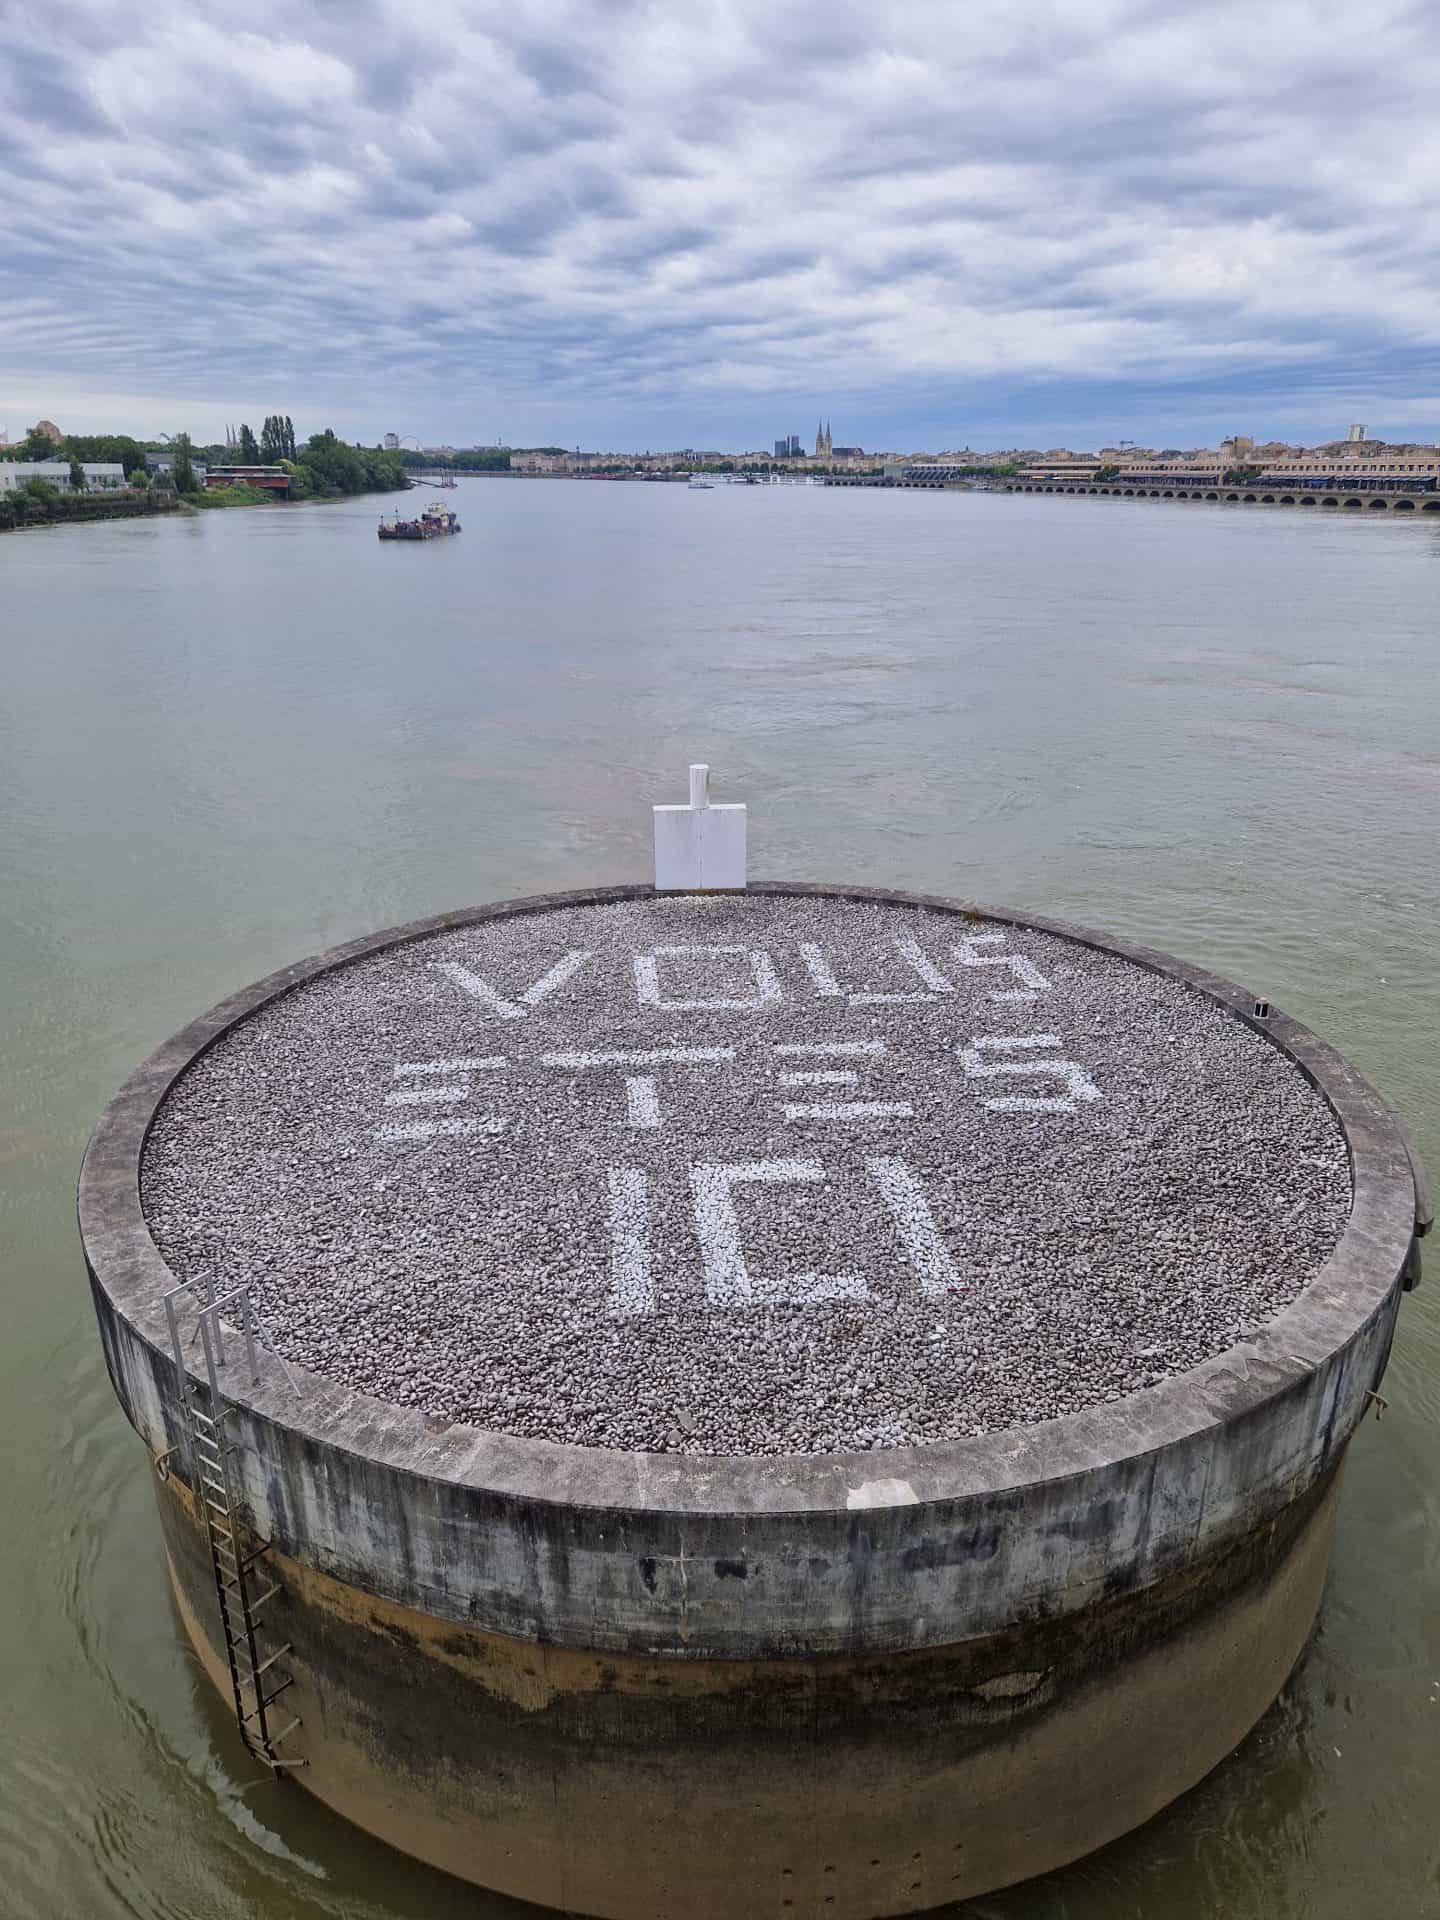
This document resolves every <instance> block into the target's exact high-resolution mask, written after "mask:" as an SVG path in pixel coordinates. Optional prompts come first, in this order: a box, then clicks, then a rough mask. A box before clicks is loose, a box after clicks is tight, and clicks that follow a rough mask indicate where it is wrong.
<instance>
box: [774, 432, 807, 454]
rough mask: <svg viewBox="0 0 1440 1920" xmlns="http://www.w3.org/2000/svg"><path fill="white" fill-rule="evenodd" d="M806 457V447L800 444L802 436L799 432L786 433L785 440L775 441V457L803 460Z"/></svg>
mask: <svg viewBox="0 0 1440 1920" xmlns="http://www.w3.org/2000/svg"><path fill="white" fill-rule="evenodd" d="M804 457H805V449H804V447H803V446H801V444H800V436H799V434H798V433H789V434H786V436H785V438H784V439H783V440H777V441H776V442H775V458H776V459H777V460H803V459H804Z"/></svg>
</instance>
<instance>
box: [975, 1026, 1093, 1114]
mask: <svg viewBox="0 0 1440 1920" xmlns="http://www.w3.org/2000/svg"><path fill="white" fill-rule="evenodd" d="M1061 1044H1062V1043H1061V1040H1060V1036H1059V1034H1058V1033H987V1034H982V1035H980V1036H979V1037H977V1038H976V1039H974V1040H972V1041H971V1043H970V1045H969V1046H968V1047H957V1048H956V1052H957V1053H958V1054H959V1055H960V1061H961V1064H962V1065H963V1067H964V1068H965V1071H966V1073H968V1074H969V1075H970V1077H971V1079H972V1080H991V1079H994V1078H996V1077H997V1076H998V1075H1001V1074H1025V1075H1029V1076H1030V1077H1031V1078H1035V1077H1043V1076H1046V1075H1049V1076H1051V1077H1055V1076H1058V1077H1059V1078H1060V1079H1062V1080H1063V1081H1064V1082H1065V1087H1066V1091H1065V1092H1064V1093H1063V1094H1054V1095H1038V1094H1006V1095H1001V1096H998V1097H996V1098H994V1099H991V1100H987V1101H986V1102H985V1106H986V1109H987V1111H989V1112H991V1113H1073V1112H1074V1111H1075V1103H1076V1101H1078V1100H1100V1099H1103V1097H1104V1096H1103V1095H1102V1094H1101V1092H1100V1089H1099V1088H1098V1087H1097V1086H1096V1084H1095V1082H1094V1081H1093V1080H1092V1079H1091V1078H1090V1076H1089V1074H1088V1073H1086V1071H1085V1069H1084V1068H1083V1067H1082V1066H1081V1065H1080V1063H1079V1062H1078V1061H1077V1060H1066V1059H1053V1060H1039V1059H1034V1058H1031V1059H1026V1060H987V1059H986V1058H985V1057H984V1056H985V1051H986V1050H987V1049H988V1050H990V1051H992V1052H998V1051H1002V1050H1004V1049H1010V1048H1017V1047H1018V1048H1020V1049H1022V1050H1024V1051H1031V1050H1033V1049H1039V1048H1049V1047H1058V1046H1060V1045H1061Z"/></svg>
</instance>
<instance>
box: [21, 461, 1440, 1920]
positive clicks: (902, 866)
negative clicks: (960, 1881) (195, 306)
mask: <svg viewBox="0 0 1440 1920" xmlns="http://www.w3.org/2000/svg"><path fill="white" fill-rule="evenodd" d="M450 499H451V500H452V501H453V502H457V503H458V505H459V508H460V511H461V514H462V518H463V519H464V521H465V525H466V530H465V533H464V534H463V536H462V537H461V538H460V539H458V540H455V541H451V542H446V543H443V544H434V545H430V546H426V547H408V546H387V547H382V546H381V545H380V544H379V542H377V541H376V539H375V538H374V533H373V522H374V518H375V515H376V512H377V510H378V507H379V505H380V504H382V503H379V502H374V501H359V502H351V503H346V504H345V505H342V506H337V507H314V508H306V509H297V510H295V511H293V512H282V511H278V510H264V511H258V510H257V511H254V512H248V513H229V514H212V515H208V516H205V517H202V518H196V519H189V520H184V521H175V522H171V523H165V524H156V523H147V522H135V523H130V524H123V523H122V524H118V525H114V526H87V527H75V528H66V529H61V530H56V531H51V532H44V533H26V534H15V535H6V536H3V537H0V1289H3V1291H0V1304H3V1330H0V1445H3V1461H4V1467H3V1474H0V1620H3V1626H4V1636H3V1640H0V1915H3V1916H5V1920H11V1917H12V1916H13V1920H32V1916H42V1915H47V1916H48V1915H52V1914H53V1915H63V1916H67V1917H71V1916H73V1920H102V1917H103V1920H112V1917H115V1920H118V1916H122V1915H134V1916H143V1920H160V1917H161V1916H166V1917H168V1920H232V1917H236V1920H238V1916H241V1915H245V1916H251V1915H260V1916H265V1920H272V1917H273V1920H279V1917H280V1916H284V1920H292V1917H293V1920H322V1917H323V1920H338V1916H345V1920H398V1917H399V1916H407V1917H409V1916H425V1917H426V1920H455V1917H457V1916H460V1915H467V1916H481V1917H482V1920H498V1917H499V1916H502V1915H509V1914H513V1913H517V1912H518V1911H519V1910H518V1909H514V1908H511V1907H509V1906H507V1905H506V1903H504V1902H501V1901H496V1900H493V1899H490V1898H488V1897H487V1896H484V1895H481V1894H478V1893H476V1892H474V1891H472V1890H468V1889H465V1888H462V1887H459V1886H457V1885H455V1884H454V1883H451V1882H449V1881H446V1880H444V1879H442V1878H441V1877H440V1876H438V1875H435V1874H431V1873H429V1872H427V1871H425V1870H423V1869H421V1868H417V1867H415V1866H413V1865H411V1864H410V1863H409V1862H407V1861H405V1860H403V1859H401V1858H399V1857H398V1856H395V1855H393V1854H391V1853H389V1852H387V1851H386V1850H384V1849H383V1848H381V1847H380V1846H378V1845H377V1844H375V1843H373V1842H371V1841H368V1840H367V1839H365V1838H364V1837H363V1836H362V1835H359V1834H357V1833H355V1832H354V1831H352V1830H350V1829H349V1828H347V1827H345V1826H344V1825H342V1824H341V1823H340V1822H339V1821H338V1820H336V1819H334V1818H333V1817H332V1816H330V1815H329V1814H327V1813H326V1812H324V1811H323V1810H322V1809H319V1808H317V1807H314V1806H312V1805H311V1804H309V1803H308V1802H307V1800H306V1799H305V1797H304V1796H303V1794H301V1793H298V1792H296V1791H294V1790H290V1791H287V1790H286V1789H284V1788H283V1787H277V1786H275V1785H274V1784H272V1783H271V1781H270V1780H269V1779H268V1777H265V1776H262V1775H261V1773H260V1772H259V1770H258V1769H257V1768H256V1767H254V1766H253V1765H252V1764H251V1763H250V1762H249V1761H248V1760H247V1758H246V1756H245V1755H244V1753H243V1752H242V1750H241V1748H240V1745H239V1742H238V1739H237V1737H236V1733H235V1729H234V1727H233V1725H232V1724H229V1723H228V1722H227V1719H226V1715H225V1713H224V1711H223V1710H222V1708H221V1705H220V1703H219V1701H218V1700H217V1699H216V1698H214V1697H213V1695H212V1694H211V1692H210V1691H209V1688H208V1686H207V1685H205V1684H202V1682H201V1680H200V1678H199V1676H198V1673H197V1670H196V1668H195V1665H194V1663H193V1661H192V1659H191V1658H190V1656H189V1655H188V1654H187V1652H186V1651H185V1648H184V1646H183V1645H182V1642H181V1639H180V1637H179V1634H178V1631H177V1627H176V1622H175V1618H174V1615H173V1613H172V1609H171V1605H170V1601H169V1598H168V1593H167V1588H166V1583H165V1578H164V1573H163V1568H162V1562H161V1557H160V1548H159V1533H158V1525H157V1521H156V1517H155V1514H154V1510H153V1503H152V1499H151V1492H150V1485H149V1473H150V1470H149V1467H148V1465H147V1462H146V1458H145V1454H144V1451H143V1449H142V1448H141V1446H140V1445H139V1443H138V1442H137V1441H136V1440H135V1439H134V1437H133V1436H132V1435H131V1433H130V1431H129V1429H128V1427H127V1426H126V1425H125V1423H124V1421H123V1420H122V1418H121V1416H120V1414H119V1412H118V1411H117V1408H116V1405H115V1402H114V1400H113V1397H112V1394H111V1391H110V1386H109V1382H108V1380H107V1378H106V1375H105V1371H104V1367H103V1365H102V1362H101V1358H100V1351H99V1347H98V1344H97V1341H96V1338H95V1334H94V1326H93V1320H92V1315H91V1310H90V1303H89V1299H88V1295H87V1290H86V1285H85V1278H84V1271H83V1267H82V1263H81V1259H80V1253H79V1248H78V1245H77V1241H76V1235H75V1228H74V1221H73V1190H74V1177H75V1172H76V1168H77V1165H78V1162H79V1158H80V1154H81V1150H82V1148H83V1146H84V1142H85V1138H86V1134H87V1131H88V1129H89V1127H90V1124H91V1122H92V1121H93V1119H94V1118H95V1116H96V1115H97V1113H98V1112H99V1110H100V1108H101V1106H102V1105H103V1103H104V1101H105V1100H106V1098H107V1097H108V1095H109V1094H110V1093H111V1091H112V1090H113V1089H114V1087H115V1086H116V1084H117V1083H118V1082H119V1081H120V1080H121V1079H122V1078H123V1076H124V1075H125V1074H126V1072H127V1071H128V1070H129V1069H130V1067H131V1066H132V1065H133V1064H134V1063H135V1062H136V1061H137V1060H138V1059H139V1058H140V1057H141V1056H142V1055H143V1054H145V1053H146V1052H147V1051H148V1050H149V1049H150V1048H151V1047H152V1046H153V1045H154V1044H155V1043H156V1042H157V1041H159V1040H160V1039H161V1038H163V1037H164V1036H165V1035H167V1034H168V1033H170V1032H171V1031H172V1030H174V1029H175V1028H177V1027H178V1026H180V1025H181V1024H182V1023H183V1022H184V1021H186V1020H187V1019H188V1018H189V1017H190V1016H191V1015H192V1014H194V1013H196V1012H198V1011H200V1010H201V1009H202V1008H204V1007H206V1006H208V1005H209V1004H211V1003H212V1002H213V1001H215V1000H216V999H218V998H220V997H221V996H222V995H223V994H225V993H226V992H227V991H229V990H230V989H232V988H234V987H236V986H238V985H240V984H242V983H243V982H245V981H248V980H251V979H253V978H255V977H256V976H258V975H260V974H262V973H265V972H267V971H268V970H269V969H271V968H272V967H275V966H278V965H280V964H281V963H282V962H285V961H288V960H291V959H293V958H296V957H297V956H299V955H301V954H305V953H309V952H311V951H313V950H314V949H316V948H319V947H323V946H326V945H328V944H330V943H331V942H334V941H337V940H341V939H343V938H346V937H348V936H349V935H352V934H356V933H359V932H362V931H365V930H367V929H370V928H374V927H378V926H382V925H386V924H389V923H391V922H394V921H399V920H407V919H410V918H412V917H414V916H417V915H420V914H424V913H428V912H431V911H436V910H439V909H441V908H444V907H450V906H454V905H457V904H460V903H462V902H468V901H478V900H484V899H487V898H494V897H499V896H502V895H507V894H514V893H521V892H534V891H539V890H542V889H547V888H551V887H561V886H578V885H582V884H586V883H591V882H595V881H601V880H621V879H642V878H644V877H646V875H647V868H648V857H649V856H648V831H649V812H648V810H649V806H650V803H651V802H652V801H653V800H656V799H662V798H672V799H678V798H682V797H683V785H684V777H683V776H684V768H685V765H686V763H687V761H688V760H690V759H692V758H706V759H709V760H710V761H711V763H712V765H713V766H714V768H715V770H716V775H715V778H716V797H717V798H720V799H725V798H744V799H746V800H747V801H748V802H749V804H750V809H751V814H750V820H751V849H752V868H753V870H754V871H756V872H757V873H760V874H769V875H783V876H794V877H805V878H817V879H821V878H829V879H848V880H863V881H870V882H873V883H876V884H886V885H900V886H911V887H919V888H928V889H933V890H935V891H941V892H950V893H962V894H968V895H972V896H975V897H978V898H980V899H982V900H989V901H992V902H996V903H1000V902H1005V903H1012V904H1017V905H1022V906H1027V907H1030V908H1032V909H1034V910H1037V911H1040V912H1044V913H1053V914H1059V915H1064V916H1068V917H1070V918H1073V919H1076V920H1080V921H1086V922H1089V923H1091V924H1092V925H1095V926H1099V927H1104V928H1109V929H1111V930H1113V931H1114V932H1116V933H1118V934H1121V935H1125V936H1129V937H1133V938H1137V939H1141V940H1144V941H1147V942H1150V943H1153V944H1155V945H1158V946H1163V947H1168V948H1170V949H1172V950H1173V951H1175V952H1177V953H1180V954H1183V955H1185V956H1187V957H1188V958H1190V959H1192V960H1196V961H1200V962H1203V963H1205V964H1206V965H1209V966H1212V967H1215V968H1217V969H1218V970H1219V971H1221V972H1222V973H1226V974H1229V975H1232V976H1234V977H1236V978H1239V979H1240V980H1242V981H1244V982H1247V983H1249V984H1250V985H1252V986H1253V987H1254V988H1255V989H1256V990H1257V991H1258V992H1263V993H1265V994H1267V995H1268V996H1269V997H1270V998H1271V999H1273V1000H1274V1001H1276V1002H1277V1003H1279V1004H1280V1005H1283V1006H1284V1007H1285V1008H1287V1010H1289V1011H1291V1012H1294V1013H1296V1014H1297V1015H1299V1016H1300V1017H1301V1018H1302V1019H1304V1020H1306V1021H1308V1022H1310V1023H1311V1024H1312V1025H1314V1026H1316V1027H1318V1028H1319V1029H1320V1031H1321V1032H1322V1033H1324V1034H1325V1035H1326V1036H1327V1038H1329V1039H1330V1040H1332V1041H1334V1042H1335V1043H1336V1044H1337V1045H1338V1046H1339V1047H1340V1048H1341V1049H1342V1050H1343V1051H1344V1052H1345V1053H1347V1054H1348V1055H1349V1056H1350V1057H1351V1058H1352V1059H1353V1060H1354V1061H1355V1062H1356V1064H1357V1065H1359V1066H1360V1067H1361V1068H1362V1070H1364V1071H1365V1072H1366V1073H1368V1074H1369V1075H1370V1076H1371V1077H1372V1078H1373V1079H1374V1080H1376V1081H1377V1082H1378V1083H1379V1084H1380V1086H1381V1087H1383V1088H1384V1089H1385V1090H1386V1091H1387V1092H1388V1093H1389V1094H1390V1095H1391V1096H1392V1097H1393V1098H1394V1099H1395V1100H1396V1101H1397V1103H1398V1104H1399V1105H1400V1106H1401V1108H1402V1109H1403V1111H1404V1112H1405V1113H1406V1115H1407V1117H1408V1118H1409V1120H1410V1122H1411V1124H1412V1126H1413V1128H1414V1131H1415V1133H1416V1136H1417V1138H1418V1140H1419V1142H1420V1144H1421V1146H1422V1149H1423V1150H1424V1151H1425V1152H1426V1154H1427V1157H1428V1159H1429V1162H1430V1164H1431V1166H1432V1167H1434V1168H1436V1169H1437V1171H1440V989H1437V968H1436V938H1437V930H1440V861H1437V847H1440V729H1437V717H1440V618H1437V612H1436V608H1437V603H1440V526H1434V525H1432V524H1429V523H1424V524H1412V523H1408V522H1403V523H1400V524H1390V523H1388V522H1387V523H1383V524H1381V523H1377V521H1375V520H1366V521H1363V522H1361V523H1360V524H1356V523H1355V522H1354V521H1351V520H1349V519H1343V520H1337V519H1334V518H1331V517H1330V516H1328V515H1327V516H1324V517H1323V518H1322V517H1321V516H1320V515H1319V514H1318V513H1317V514H1315V515H1313V516H1312V515H1304V516H1301V515H1299V514H1298V513H1295V514H1291V513H1282V512H1280V511H1278V510H1275V511H1271V510H1256V511H1254V512H1245V513H1242V512H1241V511H1240V510H1239V509H1230V510H1226V509H1223V508H1216V507H1204V508H1202V507H1196V506H1190V505H1184V506H1170V505H1166V504H1164V503H1159V502H1153V503H1152V502H1122V501H1116V500H1070V499H1048V498H1031V497H1009V496H1002V495H994V496H980V495H973V496H942V495H929V494H898V495H881V494H867V493H834V492H820V491H812V490H800V489H794V490H792V489H769V490H766V491H763V492H762V491H760V490H758V489H756V490H741V489H716V490H715V491H714V492H711V493H708V494H703V495H702V494H694V493H688V492H686V491H684V490H677V489H661V488H654V487H638V486H629V487H618V486H617V487H607V486H601V485H594V484H590V485H587V484H585V483H579V482H577V483H566V482H555V483H533V484H532V483H524V484H522V483H515V482H508V483H507V482H479V481H477V482H471V483H469V484H468V485H466V486H463V487H462V488H461V489H460V491H459V492H458V493H457V494H455V495H452V496H450ZM386 504H388V503H386ZM1435 1246H1436V1248H1437V1252H1440V1241H1437V1242H1436V1243H1435ZM1436 1266H1437V1272H1436V1274H1435V1275H1434V1277H1433V1278H1432V1279H1431V1280H1430V1281H1429V1282H1427V1284H1426V1286H1424V1287H1422V1289H1421V1291H1420V1292H1419V1293H1417V1294H1415V1295H1413V1296H1412V1297H1411V1298H1410V1299H1409V1300H1408V1301H1407V1302H1406V1304H1405V1308H1404V1311H1403V1314H1402V1321H1401V1333H1400V1338H1399V1342H1398V1344H1397V1347H1396V1351H1395V1357H1394V1360H1393V1363H1392V1366H1391V1370H1390V1374H1389V1376H1388V1384H1387V1389H1386V1390H1387V1393H1388V1395H1389V1398H1390V1412H1389V1414H1388V1416H1387V1417H1386V1418H1385V1420H1384V1421H1383V1423H1380V1424H1377V1423H1375V1422H1370V1423H1367V1425H1366V1426H1365V1427H1364V1429H1362V1431H1361V1434H1360V1436H1359V1438H1358V1440H1357V1442H1356V1444H1355V1446H1354V1447H1353V1448H1352V1451H1351V1459H1350V1465H1349V1469H1348V1478H1347V1485H1346V1491H1345V1497H1344V1503H1343V1510H1342V1516H1341V1533H1340V1540H1339V1546H1338V1550H1337V1553H1336V1556H1335V1562H1334V1568H1333V1573H1332V1577H1331V1581H1330V1586H1329V1589H1328V1593H1327V1597H1326V1600H1325V1604H1324V1610H1323V1613H1322V1616H1321V1622H1320V1626H1319V1629H1318V1632H1317V1634H1316V1637H1315V1639H1314V1641H1313V1643H1312V1645H1311V1647H1310V1649H1309V1651H1308V1653H1307V1654H1306V1656H1305V1659H1304V1660H1303V1662H1302V1664H1301V1666H1300V1668H1299V1669H1298V1671H1297V1672H1296V1674H1295V1675H1294V1677H1293V1678H1292V1680H1291V1682H1290V1684H1289V1686H1288V1687H1287V1689H1286V1691H1285V1693H1284V1696H1283V1697H1282V1699H1281V1700H1280V1702H1279V1704H1278V1705H1277V1706H1276V1707H1275V1708H1274V1710H1273V1711H1272V1712H1271V1713H1270V1714H1269V1715H1268V1716H1267V1717H1266V1719H1265V1720H1264V1721H1263V1722H1262V1724H1261V1726H1260V1727H1259V1728H1258V1729H1257V1731H1256V1732H1255V1734H1254V1735H1253V1736H1252V1737H1251V1738H1250V1739H1249V1740H1248V1741H1247V1742H1246V1743H1245V1745H1244V1746H1243V1747H1242V1748H1241V1749H1240V1751H1239V1752H1238V1753H1236V1754H1235V1755H1234V1756H1233V1758H1231V1759H1230V1760H1229V1761H1228V1762H1227V1763H1226V1764H1225V1765H1223V1766H1222V1767H1220V1768H1219V1769H1218V1770H1217V1771H1216V1772H1215V1773H1214V1774H1213V1775H1212V1776H1211V1777H1210V1778H1209V1779H1208V1780H1207V1781H1206V1782H1205V1783H1204V1784H1203V1785H1202V1786H1201V1787H1199V1788H1198V1789H1197V1790H1196V1791H1195V1792H1194V1793H1192V1794H1191V1795H1190V1796H1189V1797H1188V1798H1187V1799H1185V1800H1184V1801H1183V1802H1182V1803H1181V1804H1180V1805H1178V1806H1177V1807H1175V1808H1173V1809H1172V1810H1171V1811H1170V1812H1169V1813H1168V1814H1166V1815H1165V1816H1164V1817H1162V1818H1161V1819H1159V1820H1157V1821H1156V1822H1154V1823H1153V1824H1152V1825H1151V1826H1149V1827H1147V1828H1146V1829H1145V1830H1144V1831H1142V1832H1140V1833H1138V1834H1135V1835H1133V1836H1131V1837H1130V1838H1129V1839H1127V1840H1125V1841H1123V1842H1121V1843H1120V1844H1118V1845H1116V1846H1114V1847H1112V1848H1110V1849H1108V1850H1107V1851H1106V1852H1104V1853H1103V1854H1101V1855H1099V1856H1097V1857H1096V1858H1094V1859H1092V1860H1090V1861H1088V1862H1085V1863H1083V1864H1081V1865H1079V1866H1077V1867H1075V1868H1072V1869H1070V1870H1069V1871H1067V1872H1065V1873H1061V1874H1058V1875H1054V1876H1052V1877H1050V1878H1049V1879H1047V1880H1044V1881H1041V1882H1036V1883H1032V1884H1031V1885H1029V1886H1028V1887H1025V1888H1020V1889H1014V1890H1011V1891H1010V1892H1008V1893H1006V1894H1001V1895H996V1896H994V1897H992V1898H990V1899H987V1900H983V1901H980V1902H978V1903H975V1904H974V1905H972V1906H971V1907H970V1908H968V1909H966V1911H967V1912H968V1913H971V1914H976V1915H981V1914H983V1915H985V1916H990V1917H992V1920H1022V1917H1023V1920H1127V1917H1128V1916H1132V1915H1133V1916H1145V1920H1149V1916H1152V1915H1156V1916H1162V1915H1163V1916H1166V1917H1167V1920H1199V1917H1200V1916H1204V1917H1205V1920H1209V1917H1210V1916H1225V1917H1226V1920H1262V1917H1263V1920H1288V1917H1289V1916H1305V1917H1306V1920H1357V1916H1369V1915H1386V1916H1398V1917H1400V1920H1408V1917H1409V1916H1435V1915H1440V1260H1437V1262H1436Z"/></svg>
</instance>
